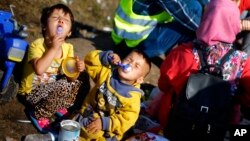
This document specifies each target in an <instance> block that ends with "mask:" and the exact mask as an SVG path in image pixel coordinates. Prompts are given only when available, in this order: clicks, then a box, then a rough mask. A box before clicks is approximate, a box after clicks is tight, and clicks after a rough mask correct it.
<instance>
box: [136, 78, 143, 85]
mask: <svg viewBox="0 0 250 141" xmlns="http://www.w3.org/2000/svg"><path fill="white" fill-rule="evenodd" d="M143 82H144V77H140V78H138V79H137V80H136V81H135V83H137V84H141V83H143Z"/></svg>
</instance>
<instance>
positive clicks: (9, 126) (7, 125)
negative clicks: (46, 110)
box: [0, 0, 159, 141]
mask: <svg viewBox="0 0 250 141" xmlns="http://www.w3.org/2000/svg"><path fill="white" fill-rule="evenodd" d="M64 1H68V2H71V1H72V3H71V4H68V5H69V7H70V8H71V9H72V11H73V14H74V16H75V21H76V24H75V28H74V30H73V36H72V37H71V38H69V39H68V42H71V43H72V44H73V45H74V47H75V52H76V55H78V56H80V57H82V58H83V57H84V56H85V55H86V53H88V52H89V51H91V50H94V49H101V50H108V49H112V48H113V44H112V40H111V38H110V29H111V28H112V18H113V15H114V10H115V9H116V7H117V4H118V2H119V1H117V0H108V1H107V0H64ZM57 2H61V1H60V0H41V1H39V0H33V1H29V0H22V1H16V0H5V1H0V10H6V11H9V5H10V4H13V5H15V7H14V9H13V11H14V13H15V14H14V15H15V19H16V20H17V21H18V22H19V23H20V24H25V25H27V26H28V30H27V32H28V35H29V36H28V37H27V38H26V40H27V41H28V42H31V41H32V40H34V39H35V38H37V37H41V34H40V28H39V26H40V25H39V17H40V11H41V10H42V8H43V7H46V6H50V5H52V4H55V3H57ZM0 49H1V48H0ZM158 77H159V68H158V67H157V66H156V65H154V64H152V70H151V72H150V74H149V76H148V77H147V78H146V80H145V83H150V84H152V85H156V84H157V78H158ZM24 108H25V107H24V105H23V104H21V103H20V102H19V101H18V100H17V98H16V97H14V98H13V99H11V100H9V101H0V141H5V140H8V141H11V140H12V141H13V140H16V141H19V140H22V139H23V137H24V136H25V135H28V134H32V133H37V130H36V129H35V128H34V127H33V125H32V124H30V123H22V122H19V120H27V117H26V115H25V113H24Z"/></svg>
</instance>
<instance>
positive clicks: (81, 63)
mask: <svg viewBox="0 0 250 141" xmlns="http://www.w3.org/2000/svg"><path fill="white" fill-rule="evenodd" d="M76 67H77V70H78V71H79V72H82V71H83V70H84V69H85V64H84V61H82V60H80V59H79V57H78V56H76Z"/></svg>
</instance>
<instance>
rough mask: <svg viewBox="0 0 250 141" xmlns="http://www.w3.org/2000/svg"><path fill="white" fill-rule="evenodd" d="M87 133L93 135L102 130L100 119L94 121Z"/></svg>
mask: <svg viewBox="0 0 250 141" xmlns="http://www.w3.org/2000/svg"><path fill="white" fill-rule="evenodd" d="M86 129H87V131H88V132H89V133H92V134H96V133H97V132H99V131H101V130H102V121H101V119H100V118H96V119H94V120H93V121H92V122H91V123H90V124H89V125H88V126H87V128H86Z"/></svg>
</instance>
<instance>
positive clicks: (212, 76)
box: [164, 49, 234, 141]
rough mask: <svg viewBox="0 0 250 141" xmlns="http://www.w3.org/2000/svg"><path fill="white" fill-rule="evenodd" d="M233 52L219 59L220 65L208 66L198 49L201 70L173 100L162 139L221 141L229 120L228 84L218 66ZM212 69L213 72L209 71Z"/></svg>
mask: <svg viewBox="0 0 250 141" xmlns="http://www.w3.org/2000/svg"><path fill="white" fill-rule="evenodd" d="M233 51H234V50H233V49H231V50H230V51H229V52H228V53H227V54H225V55H224V56H223V57H222V59H221V61H220V62H221V64H219V65H218V64H217V65H213V66H211V65H208V64H207V62H206V61H205V59H204V57H203V53H202V50H201V49H198V54H199V57H200V62H201V70H200V71H199V72H198V73H196V74H191V75H190V77H189V79H188V82H187V85H186V87H185V88H184V89H183V91H182V92H181V94H180V95H179V97H178V98H177V97H176V96H174V98H173V103H174V106H173V107H172V109H171V111H170V115H169V122H168V125H167V127H166V128H165V130H164V135H165V136H166V137H167V138H168V139H170V140H171V141H185V140H186V141H217V140H223V138H224V135H225V132H226V130H227V125H228V121H229V117H230V109H231V101H232V91H231V84H230V83H229V82H228V81H225V80H223V79H222V69H221V66H222V65H223V64H224V62H225V61H226V60H227V59H228V57H229V55H230V54H232V52H233ZM211 68H213V71H210V70H211Z"/></svg>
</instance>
